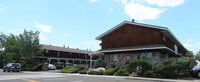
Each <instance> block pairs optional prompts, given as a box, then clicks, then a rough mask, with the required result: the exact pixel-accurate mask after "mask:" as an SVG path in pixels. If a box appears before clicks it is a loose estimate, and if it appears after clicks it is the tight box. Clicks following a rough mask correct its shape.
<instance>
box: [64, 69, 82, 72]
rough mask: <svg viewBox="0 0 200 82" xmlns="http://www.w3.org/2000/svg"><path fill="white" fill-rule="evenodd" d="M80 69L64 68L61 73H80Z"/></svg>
mask: <svg viewBox="0 0 200 82" xmlns="http://www.w3.org/2000/svg"><path fill="white" fill-rule="evenodd" d="M78 71H79V70H78V69H62V70H61V73H78Z"/></svg>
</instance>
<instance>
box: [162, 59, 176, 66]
mask: <svg viewBox="0 0 200 82" xmlns="http://www.w3.org/2000/svg"><path fill="white" fill-rule="evenodd" d="M174 61H176V59H175V58H169V59H166V60H164V61H163V64H164V65H168V64H172V63H173V62H174Z"/></svg>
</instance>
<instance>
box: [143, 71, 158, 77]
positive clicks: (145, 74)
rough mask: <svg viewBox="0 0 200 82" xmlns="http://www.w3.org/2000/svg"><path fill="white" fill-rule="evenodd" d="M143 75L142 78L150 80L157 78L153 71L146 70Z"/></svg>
mask: <svg viewBox="0 0 200 82" xmlns="http://www.w3.org/2000/svg"><path fill="white" fill-rule="evenodd" d="M143 75H144V77H151V78H153V77H157V75H156V73H154V72H153V70H147V71H145V72H144V74H143Z"/></svg>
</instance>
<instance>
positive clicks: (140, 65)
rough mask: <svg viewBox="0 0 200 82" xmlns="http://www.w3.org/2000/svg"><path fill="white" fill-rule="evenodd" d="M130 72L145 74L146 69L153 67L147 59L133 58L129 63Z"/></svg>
mask: <svg viewBox="0 0 200 82" xmlns="http://www.w3.org/2000/svg"><path fill="white" fill-rule="evenodd" d="M128 68H129V69H128V71H129V73H132V72H137V73H138V75H143V73H144V71H146V70H148V69H150V68H151V66H150V65H149V64H148V62H147V61H146V60H141V59H140V60H133V61H131V62H130V63H129V64H128Z"/></svg>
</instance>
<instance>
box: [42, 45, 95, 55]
mask: <svg viewBox="0 0 200 82" xmlns="http://www.w3.org/2000/svg"><path fill="white" fill-rule="evenodd" d="M40 45H41V47H42V49H46V50H55V51H63V52H73V53H82V54H90V53H94V52H93V51H89V50H81V49H73V48H66V47H60V46H54V45H45V44H40Z"/></svg>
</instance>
